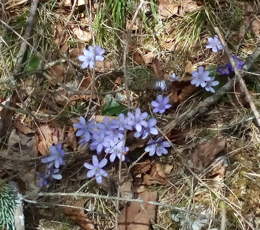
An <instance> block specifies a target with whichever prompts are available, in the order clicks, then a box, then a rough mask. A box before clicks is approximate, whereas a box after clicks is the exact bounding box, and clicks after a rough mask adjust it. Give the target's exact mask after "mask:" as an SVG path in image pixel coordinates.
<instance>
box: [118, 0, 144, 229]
mask: <svg viewBox="0 0 260 230" xmlns="http://www.w3.org/2000/svg"><path fill="white" fill-rule="evenodd" d="M143 3H144V1H143V0H141V2H140V4H139V6H138V8H137V9H136V11H135V14H134V16H133V18H132V20H131V24H130V27H129V29H127V30H126V33H125V42H124V45H125V47H124V54H123V72H124V83H125V90H126V97H127V104H128V108H131V101H130V94H129V79H128V74H127V56H128V48H129V47H128V46H129V40H130V39H131V34H130V29H131V28H132V26H133V24H134V22H135V20H136V18H137V15H138V13H139V11H140V10H141V8H142V5H143ZM121 171H122V161H121V159H120V160H119V169H118V188H117V198H118V199H117V200H116V216H115V217H116V221H115V226H116V229H119V224H118V212H119V201H120V186H121V181H122V178H121Z"/></svg>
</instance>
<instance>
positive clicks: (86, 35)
mask: <svg viewBox="0 0 260 230" xmlns="http://www.w3.org/2000/svg"><path fill="white" fill-rule="evenodd" d="M72 32H73V33H74V35H75V36H76V37H77V38H78V39H79V40H80V41H82V42H89V41H90V40H91V39H92V34H91V32H90V31H84V30H82V29H81V28H79V27H75V28H73V29H72Z"/></svg>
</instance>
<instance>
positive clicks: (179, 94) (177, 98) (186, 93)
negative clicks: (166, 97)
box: [170, 82, 198, 105]
mask: <svg viewBox="0 0 260 230" xmlns="http://www.w3.org/2000/svg"><path fill="white" fill-rule="evenodd" d="M171 90H172V94H171V96H170V101H171V102H172V103H173V104H175V105H178V104H180V103H182V102H184V101H185V100H186V99H188V98H189V97H190V96H191V95H192V94H193V93H194V92H196V91H197V90H198V88H197V87H195V86H194V85H191V84H190V82H174V83H173V84H172V87H171Z"/></svg>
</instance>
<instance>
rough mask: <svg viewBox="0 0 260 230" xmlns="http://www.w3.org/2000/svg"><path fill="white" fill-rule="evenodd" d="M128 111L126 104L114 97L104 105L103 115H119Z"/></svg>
mask: <svg viewBox="0 0 260 230" xmlns="http://www.w3.org/2000/svg"><path fill="white" fill-rule="evenodd" d="M126 111H127V107H126V106H124V105H122V104H120V103H118V102H117V101H116V100H115V99H114V98H110V100H109V101H107V102H106V103H105V105H104V106H103V109H102V115H107V116H117V115H119V114H120V113H124V112H126Z"/></svg>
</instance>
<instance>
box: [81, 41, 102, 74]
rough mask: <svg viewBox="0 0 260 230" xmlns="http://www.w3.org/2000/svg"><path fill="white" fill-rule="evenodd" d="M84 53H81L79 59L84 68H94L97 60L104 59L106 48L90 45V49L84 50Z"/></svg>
mask: <svg viewBox="0 0 260 230" xmlns="http://www.w3.org/2000/svg"><path fill="white" fill-rule="evenodd" d="M83 54H84V55H80V56H79V57H78V59H79V60H80V61H81V62H82V64H81V66H80V67H81V68H82V69H86V68H89V69H93V68H95V66H96V62H97V61H104V57H103V55H104V54H105V50H104V49H103V48H101V47H100V46H89V47H88V49H84V50H83Z"/></svg>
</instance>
